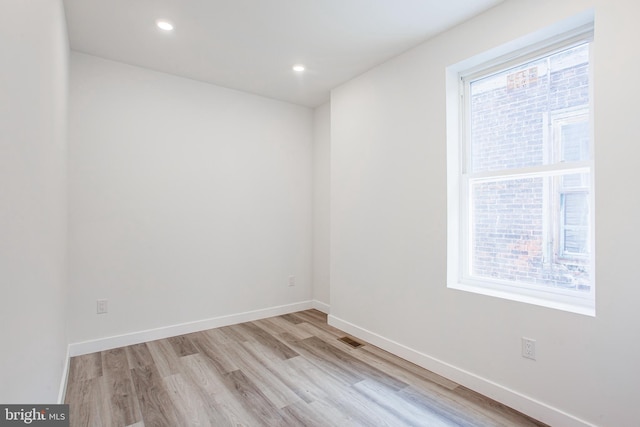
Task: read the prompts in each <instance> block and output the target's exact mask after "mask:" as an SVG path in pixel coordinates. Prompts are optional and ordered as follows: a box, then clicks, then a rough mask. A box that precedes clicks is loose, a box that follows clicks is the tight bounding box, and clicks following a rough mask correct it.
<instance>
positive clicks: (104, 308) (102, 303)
mask: <svg viewBox="0 0 640 427" xmlns="http://www.w3.org/2000/svg"><path fill="white" fill-rule="evenodd" d="M108 312H109V301H108V300H106V299H99V300H98V301H96V313H97V314H107V313H108Z"/></svg>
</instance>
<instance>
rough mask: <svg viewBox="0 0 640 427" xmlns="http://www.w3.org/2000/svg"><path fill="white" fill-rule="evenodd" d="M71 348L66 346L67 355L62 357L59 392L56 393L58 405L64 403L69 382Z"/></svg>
mask: <svg viewBox="0 0 640 427" xmlns="http://www.w3.org/2000/svg"><path fill="white" fill-rule="evenodd" d="M70 348H71V346H70V345H67V354H66V355H65V357H64V367H63V368H62V379H61V380H60V390H59V391H58V403H60V404H61V403H64V398H65V396H66V393H67V381H69V364H70V362H71V353H70V352H69V351H70Z"/></svg>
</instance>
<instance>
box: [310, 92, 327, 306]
mask: <svg viewBox="0 0 640 427" xmlns="http://www.w3.org/2000/svg"><path fill="white" fill-rule="evenodd" d="M313 129H314V134H313V299H314V300H315V301H317V302H319V303H321V304H322V308H323V309H324V310H325V311H327V309H328V308H329V307H328V306H329V250H330V245H329V240H330V239H329V236H330V230H329V217H330V215H331V214H330V196H329V195H330V188H331V104H330V103H326V104H324V105H321V106H319V107H317V108H316V109H315V110H314V117H313Z"/></svg>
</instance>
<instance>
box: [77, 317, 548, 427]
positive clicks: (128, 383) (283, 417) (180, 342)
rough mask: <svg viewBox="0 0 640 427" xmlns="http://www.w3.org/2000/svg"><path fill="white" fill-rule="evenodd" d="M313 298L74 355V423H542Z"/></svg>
mask: <svg viewBox="0 0 640 427" xmlns="http://www.w3.org/2000/svg"><path fill="white" fill-rule="evenodd" d="M345 335H346V334H344V333H343V332H341V331H340V330H338V329H335V328H333V327H331V326H329V325H327V320H326V315H324V314H323V313H321V312H319V311H316V310H307V311H302V312H298V313H293V314H288V315H284V316H277V317H272V318H269V319H263V320H259V321H255V322H248V323H242V324H239V325H234V326H227V327H223V328H218V329H211V330H208V331H204V332H197V333H193V334H188V335H183V336H179V337H174V338H168V339H163V340H158V341H152V342H148V343H144V344H137V345H132V346H128V347H123V348H117V349H113V350H108V351H103V352H100V353H93V354H88V355H84V356H78V357H74V358H72V359H71V367H70V371H69V382H68V386H67V394H66V403H68V404H69V405H70V419H71V425H72V426H146V427H151V426H170V427H174V426H215V427H218V426H366V427H371V426H434V427H444V426H508V427H514V426H544V424H542V423H539V422H537V421H535V420H532V419H531V418H528V417H526V416H524V415H522V414H520V413H518V412H516V411H514V410H512V409H510V408H507V407H505V406H503V405H501V404H499V403H497V402H495V401H493V400H490V399H488V398H486V397H483V396H481V395H479V394H477V393H475V392H473V391H471V390H469V389H467V388H465V387H462V386H459V385H458V384H456V383H453V382H451V381H449V380H447V379H445V378H443V377H440V376H438V375H436V374H434V373H432V372H430V371H427V370H425V369H422V368H420V367H418V366H416V365H413V364H411V363H409V362H407V361H405V360H403V359H400V358H398V357H396V356H393V355H392V354H390V353H387V352H385V351H383V350H381V349H379V348H377V347H375V346H373V345H370V344H367V343H365V342H363V341H360V340H358V341H359V342H360V343H362V344H363V345H361V346H359V347H352V345H350V344H347V343H345V342H343V341H340V340H339V338H342V337H344V336H345Z"/></svg>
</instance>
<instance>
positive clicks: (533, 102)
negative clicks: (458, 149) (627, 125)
mask: <svg viewBox="0 0 640 427" xmlns="http://www.w3.org/2000/svg"><path fill="white" fill-rule="evenodd" d="M469 102H470V116H471V117H470V138H471V139H470V142H471V144H470V150H471V153H470V154H471V156H470V159H471V162H470V163H471V164H470V166H471V167H470V169H471V170H470V171H471V172H472V173H477V172H487V171H497V170H505V169H517V168H526V167H535V166H541V165H545V164H550V163H555V162H574V161H582V160H586V159H588V156H589V123H588V115H581V116H579V118H575V117H576V116H571V112H572V111H584V109H588V106H589V45H588V44H583V45H579V46H576V47H573V48H570V49H566V50H562V51H560V52H556V53H554V54H552V55H550V56H547V57H544V58H541V59H537V60H533V61H530V62H527V63H525V64H522V65H519V66H517V67H513V68H509V69H507V70H504V71H501V72H498V73H494V74H491V75H488V76H486V77H483V78H480V79H477V80H474V81H471V82H470V84H469ZM558 112H569V116H568V117H570V118H569V119H566V120H563V122H562V126H561V128H560V129H557V130H556V132H557V131H559V132H561V135H559V138H558V139H559V140H561V141H562V146H561V147H553V146H552V144H550V143H549V141H551V140H552V139H551V138H549V133H552V132H554V129H553V127H554V126H553V123H552V122H553V121H555V120H556V116H557V114H558ZM563 114H564V113H563ZM563 117H564V116H563ZM571 117H574V118H571ZM558 149H560V151H561V152H560V153H559V154H560V155H558V153H557V150H558Z"/></svg>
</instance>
